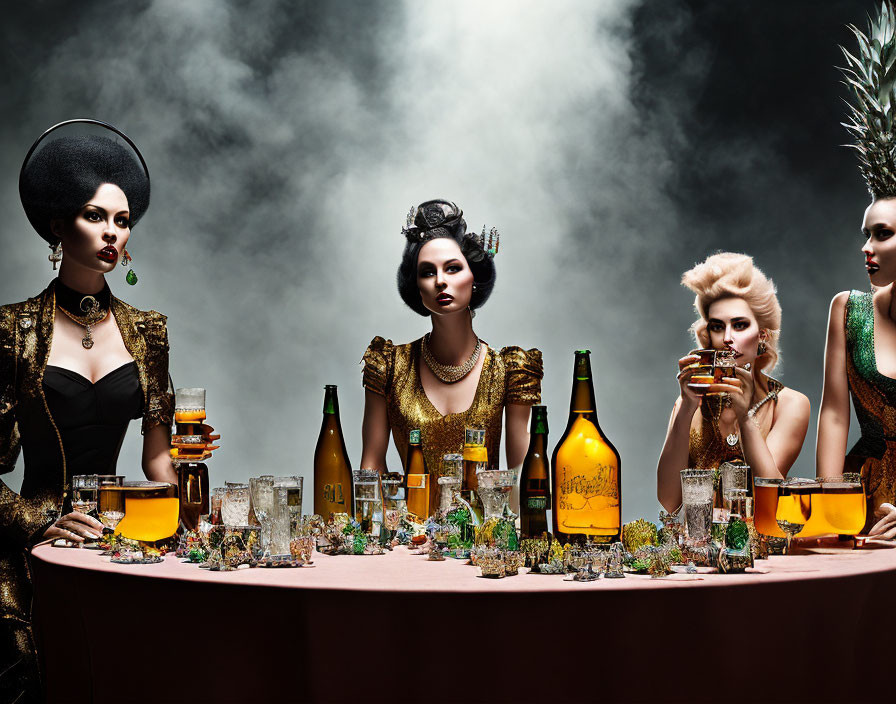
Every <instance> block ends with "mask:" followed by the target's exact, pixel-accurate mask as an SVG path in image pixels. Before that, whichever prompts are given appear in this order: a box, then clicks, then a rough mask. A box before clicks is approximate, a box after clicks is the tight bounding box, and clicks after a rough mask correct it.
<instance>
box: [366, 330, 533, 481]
mask: <svg viewBox="0 0 896 704" xmlns="http://www.w3.org/2000/svg"><path fill="white" fill-rule="evenodd" d="M422 346H423V338H420V339H419V340H415V341H414V342H410V343H408V344H406V345H393V344H392V341H391V340H384V339H383V338H382V337H375V338H373V340H372V341H371V343H370V346H369V347H368V348H367V351H366V352H365V353H364V358H363V360H362V361H363V362H364V372H363V374H364V379H363V384H364V388H366V389H368V390H370V391H372V392H374V393H376V394H379V395H380V396H384V397H385V399H386V408H387V413H388V417H389V425H390V427H391V428H392V439H393V441H394V442H395V448H396V449H397V450H398V454H399V455H400V456H401V458H402V461H404V458H405V457H406V456H407V451H408V440H409V435H410V431H411V430H413V429H415V428H419V429H420V437H421V441H422V445H423V456H424V459H425V461H426V466H427V467H428V468H429V471H430V472H431V473H432V474H434V475H437V476H438V475H439V474H441V471H442V458H443V457H444V456H445V455H446V454H449V453H455V452H456V453H460V452H463V447H464V428H465V427H467V426H471V427H480V428H485V446H486V450H487V451H488V461H489V465H490V466H492V467H497V466H498V464H499V462H498V460H499V457H498V455H499V448H500V447H501V429H502V416H503V412H504V406H506V405H507V404H520V405H524V406H532V405H535V404H537V403H539V401H540V400H541V379H542V377H543V376H544V371H543V368H542V362H541V352H540V351H538V350H537V349H531V350H524V349H522V348H521V347H505V348H503V349H502V350H500V351H496V350H494V349H492V348H491V347H489V348H488V351H487V352H486V356H485V361H484V362H483V366H482V372H481V375H480V377H479V384H478V386H477V387H476V393H475V395H474V396H473V402H472V403H471V404H470V407H469V408H468V409H467V410H466V411H463V412H462V413H449V414H448V415H445V416H443V415H442V414H441V413H439V411H438V410H436V408H435V406H433V405H432V402H431V401H430V400H429V397H428V396H427V395H426V392H425V391H424V390H423V385H422V384H421V382H420V364H421V363H423V362H422V356H421V350H422Z"/></svg>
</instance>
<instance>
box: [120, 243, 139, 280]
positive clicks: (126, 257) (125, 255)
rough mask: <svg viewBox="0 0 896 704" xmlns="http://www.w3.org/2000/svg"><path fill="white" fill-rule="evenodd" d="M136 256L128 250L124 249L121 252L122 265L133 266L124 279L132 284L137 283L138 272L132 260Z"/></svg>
mask: <svg viewBox="0 0 896 704" xmlns="http://www.w3.org/2000/svg"><path fill="white" fill-rule="evenodd" d="M133 261H134V258H133V257H132V256H131V255H130V253H129V252H128V250H126V249H124V250H122V252H121V265H122V266H125V267H126V266H130V267H131V268H130V269H129V270H128V273H127V275H126V276H125V277H124V280H125V281H127V282H128V283H129V284H130V285H131V286H133V285H134V284H136V283H137V272H135V271H134V266H133V264H132V262H133Z"/></svg>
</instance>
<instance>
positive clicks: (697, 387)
mask: <svg viewBox="0 0 896 704" xmlns="http://www.w3.org/2000/svg"><path fill="white" fill-rule="evenodd" d="M688 369H693V370H694V373H693V374H691V376H690V377H689V378H688V388H689V389H691V391H693V392H694V393H695V394H698V395H703V394H705V393H706V390H707V389H708V388H709V385H710V384H712V383H713V381H714V377H713V367H712V365H711V364H692V365H691V366H690V367H688Z"/></svg>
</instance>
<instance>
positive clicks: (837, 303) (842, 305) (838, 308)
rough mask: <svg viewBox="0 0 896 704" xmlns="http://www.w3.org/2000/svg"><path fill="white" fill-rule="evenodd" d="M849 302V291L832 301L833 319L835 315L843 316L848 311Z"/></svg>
mask: <svg viewBox="0 0 896 704" xmlns="http://www.w3.org/2000/svg"><path fill="white" fill-rule="evenodd" d="M848 300H849V291H841V292H840V293H838V294H837V295H836V296H834V297H833V298H832V299H831V317H832V318H833V317H834V316H835V314H841V315H842V314H843V312H844V311H845V310H846V302H847V301H848Z"/></svg>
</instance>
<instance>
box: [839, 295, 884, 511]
mask: <svg viewBox="0 0 896 704" xmlns="http://www.w3.org/2000/svg"><path fill="white" fill-rule="evenodd" d="M844 324H845V326H846V378H847V380H848V382H849V393H850V396H851V397H852V403H853V407H854V408H855V411H856V418H857V419H858V421H859V427H860V428H861V430H862V436H861V437H860V438H859V440H858V442H857V443H856V444H855V446H853V448H852V449H851V450H850V451H849V453H848V454H847V455H846V461H845V465H844V470H845V471H848V472H861V473H862V479H863V481H864V484H865V493H866V494H867V495H868V497H869V505H868V509H869V510H868V522H867V523H866V526H865V527H866V528H869V527H870V526H871V525H873V523H874V521H875V519H874V509H876V508H877V507H878V506H880V505H881V504H882V503H884V502H887V503H893V502H894V501H896V379H893V378H891V377H888V376H884V375H883V374H881V373H880V372H879V371H878V369H877V359H876V358H875V356H874V302H873V298H872V294H871V293H862V292H860V291H851V292H850V294H849V298H848V299H847V301H846V319H845V321H844Z"/></svg>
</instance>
